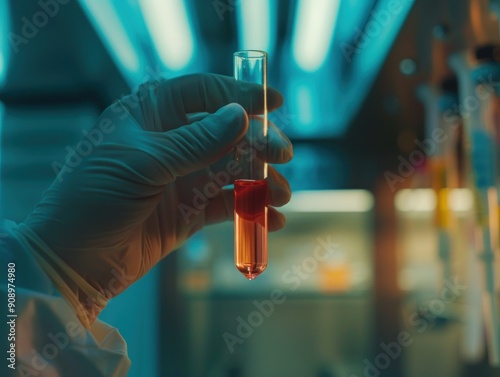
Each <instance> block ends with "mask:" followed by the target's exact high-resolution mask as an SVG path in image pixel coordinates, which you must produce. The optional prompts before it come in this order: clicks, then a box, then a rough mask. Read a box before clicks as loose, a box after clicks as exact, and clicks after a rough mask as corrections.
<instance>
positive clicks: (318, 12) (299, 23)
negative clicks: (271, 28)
mask: <svg viewBox="0 0 500 377" xmlns="http://www.w3.org/2000/svg"><path fill="white" fill-rule="evenodd" d="M339 8H340V0H316V1H311V0H298V3H297V9H296V12H295V25H294V30H293V40H292V49H293V57H294V60H295V62H296V63H297V65H298V66H299V67H300V68H301V69H302V70H304V71H307V72H314V71H316V70H318V69H319V68H320V67H321V66H322V65H323V63H324V62H325V60H326V58H327V55H328V52H329V51H330V46H331V42H332V40H333V34H334V30H335V24H336V22H337V15H338V11H339Z"/></svg>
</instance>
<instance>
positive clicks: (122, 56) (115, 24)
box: [80, 0, 140, 73]
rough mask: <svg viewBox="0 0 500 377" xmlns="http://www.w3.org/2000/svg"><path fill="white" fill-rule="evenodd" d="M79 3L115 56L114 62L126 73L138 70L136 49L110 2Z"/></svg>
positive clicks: (87, 0) (108, 0)
mask: <svg viewBox="0 0 500 377" xmlns="http://www.w3.org/2000/svg"><path fill="white" fill-rule="evenodd" d="M80 3H81V5H82V7H83V9H84V10H85V11H86V12H87V15H88V17H89V19H90V20H91V22H92V23H93V24H94V27H95V28H96V30H97V31H98V33H99V34H100V36H101V39H102V40H103V43H104V44H105V46H106V48H107V49H108V51H110V52H111V53H112V55H113V57H114V58H115V61H116V64H117V65H118V66H119V67H122V68H124V69H125V70H127V71H128V72H126V73H137V72H139V71H140V63H139V57H138V56H137V51H136V49H135V48H134V44H133V43H132V41H131V40H130V36H129V34H128V33H127V31H126V30H125V27H124V26H123V23H122V21H121V20H120V18H119V17H118V15H117V13H116V9H115V8H114V6H113V5H112V2H111V1H110V0H106V1H102V0H80Z"/></svg>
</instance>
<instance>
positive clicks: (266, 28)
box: [236, 0, 276, 54]
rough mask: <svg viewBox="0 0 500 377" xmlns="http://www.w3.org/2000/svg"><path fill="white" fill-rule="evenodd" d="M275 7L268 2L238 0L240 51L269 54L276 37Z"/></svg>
mask: <svg viewBox="0 0 500 377" xmlns="http://www.w3.org/2000/svg"><path fill="white" fill-rule="evenodd" d="M271 6H272V8H271ZM275 6H276V2H272V4H271V2H270V1H269V0H240V2H239V4H238V6H237V8H236V11H237V17H238V32H239V34H238V39H239V49H240V50H263V51H266V52H267V53H268V54H271V52H272V51H271V50H272V49H273V48H274V42H275V35H276V34H275V25H276V17H274V16H275V10H276V7H275ZM271 28H272V29H271Z"/></svg>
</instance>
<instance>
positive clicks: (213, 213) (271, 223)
mask: <svg viewBox="0 0 500 377" xmlns="http://www.w3.org/2000/svg"><path fill="white" fill-rule="evenodd" d="M227 220H234V191H233V189H229V188H226V189H223V190H222V191H221V193H220V195H218V196H217V197H216V198H214V199H213V200H212V201H210V203H209V204H208V206H207V207H206V209H205V225H212V224H217V223H220V222H223V221H227ZM285 223H286V218H285V215H283V214H282V213H281V212H279V211H278V210H277V209H276V208H273V207H268V212H267V227H268V231H269V232H275V231H277V230H280V229H281V228H283V227H284V226H285Z"/></svg>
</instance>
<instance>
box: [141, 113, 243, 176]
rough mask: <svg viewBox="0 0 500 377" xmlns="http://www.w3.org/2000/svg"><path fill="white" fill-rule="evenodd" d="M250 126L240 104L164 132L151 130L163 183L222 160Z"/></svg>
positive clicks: (153, 147) (153, 146)
mask: <svg viewBox="0 0 500 377" xmlns="http://www.w3.org/2000/svg"><path fill="white" fill-rule="evenodd" d="M247 126H248V118H247V116H246V114H245V112H244V111H243V109H242V108H241V106H239V105H238V104H229V105H227V106H224V107H223V108H221V109H220V110H219V111H217V112H216V113H215V114H212V115H209V116H207V117H206V118H205V119H203V120H202V121H200V122H196V123H193V124H190V125H189V126H183V127H179V128H177V129H175V130H172V131H168V132H164V133H151V138H150V139H151V141H150V142H151V143H152V144H154V145H152V146H151V148H152V149H153V152H154V153H155V154H156V156H155V157H156V160H157V161H159V163H160V173H161V174H160V175H161V176H162V177H164V178H163V180H162V182H163V183H166V182H168V181H170V180H172V179H174V178H175V177H180V176H184V175H186V174H188V173H191V172H193V171H196V170H199V169H202V168H204V167H207V166H209V165H211V164H212V163H214V162H215V161H217V160H219V159H220V158H221V157H222V156H224V155H225V154H227V153H228V151H229V150H230V149H231V148H232V147H233V146H234V145H235V144H236V143H237V141H238V140H239V139H241V137H242V136H243V134H244V133H245V131H246V129H247ZM159 179H162V178H159ZM165 179H166V180H165Z"/></svg>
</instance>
